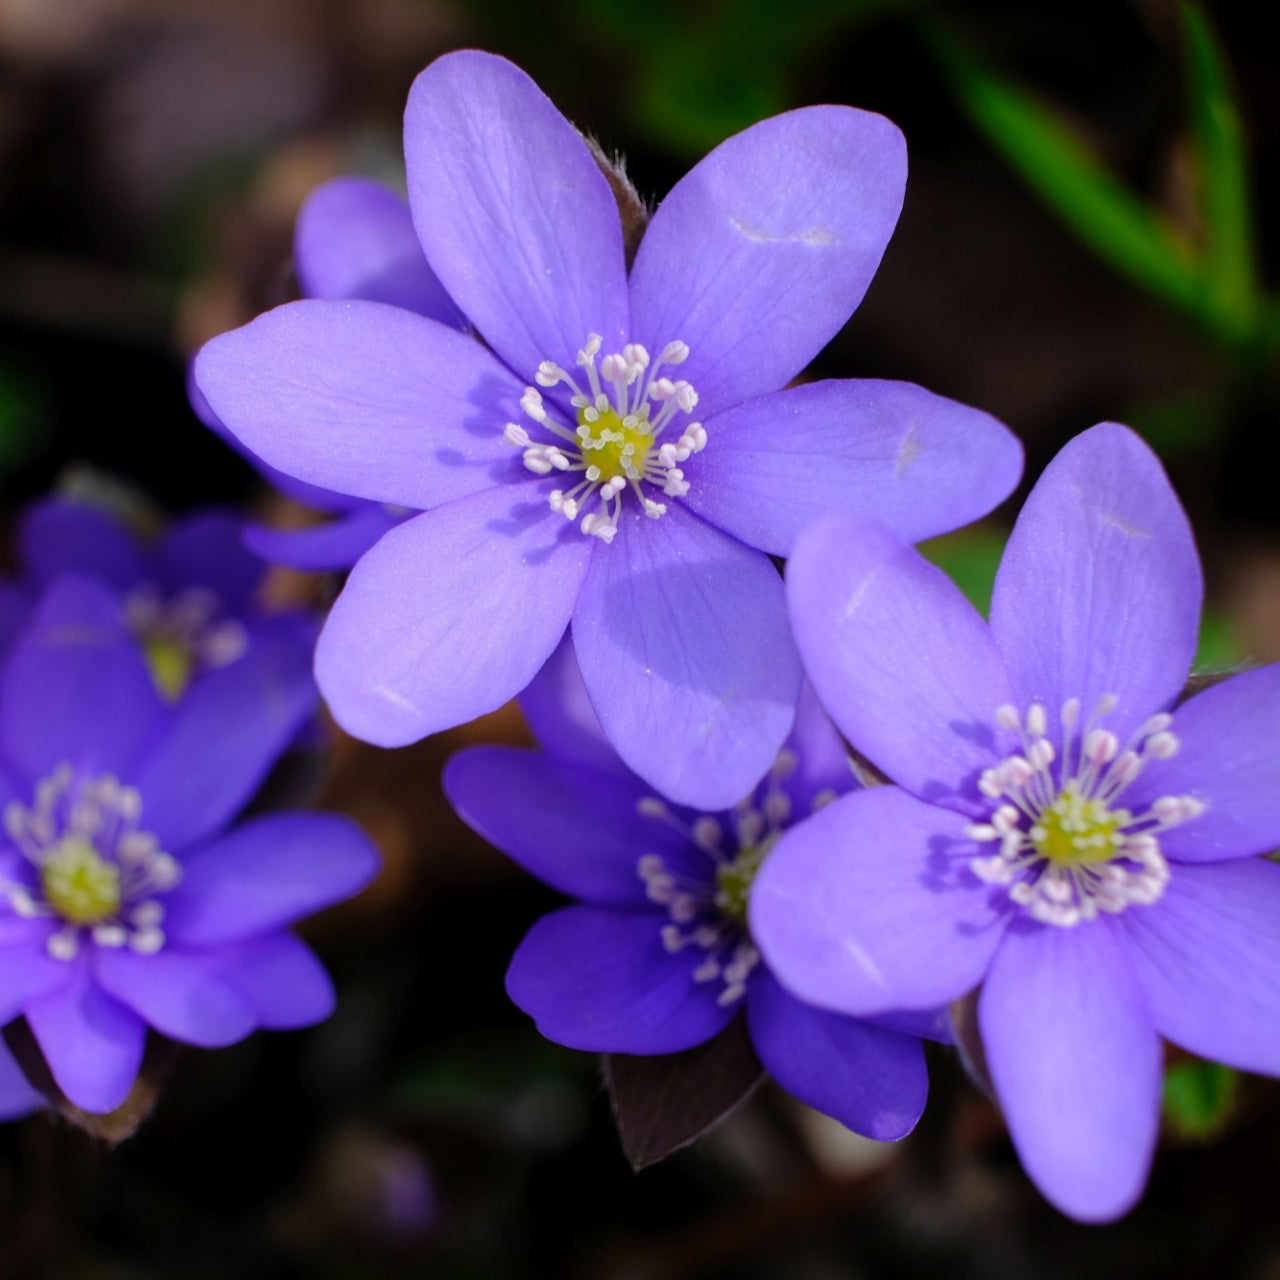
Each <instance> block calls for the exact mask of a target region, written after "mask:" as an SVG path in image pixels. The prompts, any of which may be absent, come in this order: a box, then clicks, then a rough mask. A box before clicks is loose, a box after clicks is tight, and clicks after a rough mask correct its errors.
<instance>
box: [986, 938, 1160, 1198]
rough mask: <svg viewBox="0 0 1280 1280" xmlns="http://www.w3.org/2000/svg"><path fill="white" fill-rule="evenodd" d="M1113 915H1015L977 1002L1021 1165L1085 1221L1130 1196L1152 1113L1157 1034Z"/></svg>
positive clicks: (1139, 1176) (1136, 1192) (1143, 1163)
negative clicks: (1048, 918)
mask: <svg viewBox="0 0 1280 1280" xmlns="http://www.w3.org/2000/svg"><path fill="white" fill-rule="evenodd" d="M1112 923H1113V922H1111V921H1107V920H1102V921H1096V922H1094V923H1092V924H1086V925H1081V926H1080V927H1079V928H1076V929H1066V928H1056V927H1053V926H1049V925H1037V924H1033V923H1032V922H1030V921H1026V920H1022V921H1019V922H1018V924H1017V925H1015V926H1014V927H1013V928H1011V929H1010V930H1008V932H1007V933H1006V934H1005V938H1004V941H1003V942H1002V944H1001V946H1000V949H999V950H998V951H997V952H996V954H995V957H994V959H993V960H992V963H991V972H990V973H989V974H988V975H987V981H986V983H985V985H984V986H983V988H982V994H981V996H980V997H979V1001H978V1022H979V1026H980V1027H981V1030H982V1043H983V1047H984V1048H985V1050H986V1055H987V1065H988V1067H989V1068H990V1071H991V1079H992V1082H993V1083H994V1085H995V1089H996V1096H997V1097H998V1098H999V1101H1000V1105H1001V1107H1002V1108H1003V1109H1004V1114H1005V1119H1006V1120H1007V1121H1008V1124H1009V1133H1010V1136H1011V1137H1012V1138H1013V1144H1014V1146H1015V1147H1016V1148H1017V1151H1018V1155H1019V1157H1020V1158H1021V1160H1022V1164H1023V1167H1024V1168H1025V1169H1026V1171H1027V1174H1028V1175H1029V1176H1030V1178H1031V1180H1032V1181H1033V1182H1034V1183H1035V1184H1036V1186H1037V1187H1039V1188H1040V1191H1041V1192H1042V1193H1043V1195H1044V1196H1045V1198H1046V1199H1047V1200H1049V1201H1050V1203H1052V1204H1053V1205H1055V1206H1056V1207H1057V1208H1058V1209H1061V1210H1062V1212H1063V1213H1065V1214H1068V1215H1069V1216H1070V1217H1072V1218H1077V1219H1079V1220H1080V1221H1083V1222H1108V1221H1110V1220H1111V1219H1113V1218H1118V1217H1119V1216H1120V1215H1121V1214H1123V1213H1125V1212H1126V1211H1127V1210H1128V1209H1130V1208H1131V1207H1132V1206H1133V1204H1134V1203H1135V1202H1136V1201H1137V1199H1138V1197H1139V1196H1140V1195H1141V1194H1142V1188H1143V1186H1144V1184H1145V1183H1146V1179H1147V1170H1148V1168H1149V1167H1150V1165H1151V1157H1152V1153H1153V1152H1154V1150H1155V1143H1156V1131H1157V1129H1158V1127H1159V1118H1160V1083H1161V1074H1160V1067H1161V1050H1160V1040H1159V1037H1158V1036H1157V1035H1156V1033H1155V1029H1154V1027H1153V1026H1152V1024H1151V1016H1150V1014H1149V1013H1148V1012H1147V1010H1146V1007H1145V1005H1144V1003H1143V999H1142V993H1141V991H1140V990H1139V987H1138V984H1137V981H1136V980H1135V977H1134V974H1133V970H1132V966H1131V965H1130V963H1129V960H1128V957H1127V956H1126V955H1125V949H1124V947H1123V946H1122V945H1121V944H1120V941H1119V939H1118V938H1117V936H1116V934H1115V933H1114V932H1113V930H1112V929H1111V928H1110V925H1111V924H1112Z"/></svg>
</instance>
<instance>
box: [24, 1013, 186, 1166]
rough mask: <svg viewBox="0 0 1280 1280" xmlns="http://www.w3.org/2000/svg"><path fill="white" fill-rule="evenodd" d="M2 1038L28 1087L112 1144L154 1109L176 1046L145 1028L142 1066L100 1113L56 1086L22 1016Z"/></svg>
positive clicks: (63, 1114)
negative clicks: (117, 1100) (125, 1092)
mask: <svg viewBox="0 0 1280 1280" xmlns="http://www.w3.org/2000/svg"><path fill="white" fill-rule="evenodd" d="M4 1039H5V1044H7V1045H8V1046H9V1051H10V1052H11V1053H12V1054H13V1056H14V1058H15V1059H16V1060H17V1063H18V1065H19V1066H20V1067H21V1068H22V1071H23V1074H24V1075H25V1076H26V1077H27V1079H28V1081H30V1083H31V1087H32V1088H33V1089H37V1090H39V1092H41V1093H42V1094H44V1096H45V1097H46V1098H47V1099H48V1100H49V1105H50V1106H51V1107H52V1108H53V1109H54V1110H55V1111H56V1112H57V1113H58V1114H59V1115H60V1116H61V1117H62V1118H63V1119H64V1120H66V1121H68V1122H69V1123H71V1124H73V1125H75V1126H76V1127H77V1128H79V1129H83V1130H84V1131H85V1133H87V1134H89V1135H90V1136H91V1137H94V1138H99V1139H101V1140H102V1141H103V1142H105V1143H106V1144H107V1145H108V1146H112V1147H114V1146H116V1145H118V1144H119V1143H121V1142H123V1141H124V1140H125V1139H126V1138H130V1137H132V1136H133V1134H134V1133H135V1132H136V1131H137V1128H138V1126H139V1125H140V1124H141V1123H142V1122H143V1121H144V1120H145V1119H146V1118H147V1117H148V1116H149V1115H150V1114H151V1112H152V1111H153V1110H154V1109H155V1105H156V1103H157V1102H159V1100H160V1095H161V1094H162V1093H163V1092H164V1086H165V1084H166V1083H167V1082H168V1079H169V1073H170V1072H171V1071H172V1070H173V1064H174V1062H175V1061H176V1059H177V1055H178V1046H177V1045H176V1044H174V1042H173V1041H172V1040H167V1039H165V1037H164V1036H160V1035H157V1034H156V1033H155V1032H154V1031H149V1032H148V1033H147V1048H146V1052H145V1053H144V1054H143V1057H142V1067H141V1068H140V1069H139V1071H138V1078H137V1079H136V1080H135V1081H134V1082H133V1088H132V1089H130V1090H129V1096H128V1097H127V1098H126V1099H125V1100H124V1101H123V1102H122V1103H121V1104H120V1105H119V1106H118V1107H117V1108H116V1109H115V1110H114V1111H108V1112H106V1113H105V1114H101V1115H100V1114H97V1113H95V1112H91V1111H83V1110H81V1108H79V1107H77V1106H76V1105H75V1103H74V1102H72V1101H71V1100H70V1099H69V1098H68V1097H67V1095H66V1094H65V1093H63V1092H62V1090H61V1089H59V1088H58V1085H57V1082H56V1081H55V1080H54V1078H53V1073H52V1072H51V1071H50V1070H49V1066H48V1063H46V1062H45V1060H44V1054H42V1053H41V1052H40V1046H39V1044H37V1043H36V1038H35V1036H34V1035H32V1033H31V1028H30V1027H28V1026H27V1021H26V1019H25V1018H18V1019H16V1020H15V1021H13V1022H11V1023H9V1024H8V1026H6V1027H5V1029H4Z"/></svg>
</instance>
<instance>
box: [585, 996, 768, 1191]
mask: <svg viewBox="0 0 1280 1280" xmlns="http://www.w3.org/2000/svg"><path fill="white" fill-rule="evenodd" d="M604 1079H605V1084H606V1085H607V1086H608V1089H609V1097H610V1099H611V1100H612V1102H613V1118H614V1120H615V1122H616V1123H617V1126H618V1137H619V1138H620V1139H621V1141H622V1149H623V1151H624V1152H625V1153H626V1157H627V1159H628V1160H629V1161H630V1162H631V1167H632V1168H633V1169H634V1170H635V1171H636V1172H637V1173H638V1172H639V1171H640V1170H641V1169H644V1168H646V1167H647V1166H648V1165H651V1164H657V1163H658V1161H659V1160H665V1159H666V1158H667V1156H669V1155H671V1154H672V1152H675V1151H679V1150H680V1148H681V1147H687V1146H688V1145H689V1143H691V1142H693V1141H694V1140H695V1139H697V1138H700V1137H701V1136H702V1135H703V1134H704V1133H706V1132H707V1131H708V1130H710V1129H713V1128H714V1127H715V1126H716V1125H718V1124H719V1123H720V1121H722V1120H724V1119H725V1118H726V1117H727V1116H728V1115H729V1113H730V1112H731V1111H733V1110H734V1109H735V1108H736V1107H738V1106H739V1105H740V1104H741V1103H743V1102H745V1101H746V1099H747V1098H748V1097H749V1096H750V1095H751V1093H752V1091H753V1090H754V1089H755V1087H756V1086H757V1085H758V1084H759V1083H760V1081H761V1080H763V1079H764V1068H763V1067H761V1065H760V1062H759V1059H758V1058H757V1057H756V1054H755V1050H754V1049H753V1048H752V1047H751V1038H750V1036H749V1035H748V1034H747V1028H746V1020H745V1019H744V1018H741V1017H739V1018H735V1019H734V1021H733V1022H731V1023H730V1024H729V1025H728V1026H727V1027H726V1028H725V1029H724V1030H723V1031H722V1032H721V1033H720V1034H719V1035H718V1036H715V1037H714V1038H713V1039H711V1040H708V1041H707V1042H706V1043H705V1044H700V1045H697V1046H696V1047H695V1048H693V1049H686V1050H685V1051H684V1052H683V1053H662V1054H653V1055H651V1056H644V1057H639V1056H635V1055H632V1054H625V1053H606V1054H605V1055H604Z"/></svg>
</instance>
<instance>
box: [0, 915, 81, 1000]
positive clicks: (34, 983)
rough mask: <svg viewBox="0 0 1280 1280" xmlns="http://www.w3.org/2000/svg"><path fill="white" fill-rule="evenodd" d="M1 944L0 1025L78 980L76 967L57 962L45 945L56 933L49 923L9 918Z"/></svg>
mask: <svg viewBox="0 0 1280 1280" xmlns="http://www.w3.org/2000/svg"><path fill="white" fill-rule="evenodd" d="M0 921H3V928H4V933H3V942H0V1023H5V1022H9V1021H11V1020H12V1019H14V1018H16V1017H17V1016H18V1014H20V1013H21V1012H22V1010H23V1008H24V1007H25V1006H26V1005H27V1004H29V1003H30V1002H31V1001H32V1000H38V999H40V998H41V997H43V996H47V995H52V994H53V993H54V992H56V991H60V990H61V989H62V988H63V987H65V986H67V985H68V983H70V982H71V981H72V979H73V978H74V977H75V970H74V967H73V966H71V965H69V964H68V963H67V962H66V961H65V960H55V959H54V958H53V957H52V956H51V955H49V953H48V951H46V950H45V944H46V942H47V941H48V938H49V935H50V934H51V933H52V932H53V931H54V930H53V925H52V924H50V923H49V922H48V921H47V920H17V919H14V918H13V917H12V916H9V915H8V914H6V915H4V916H3V917H0Z"/></svg>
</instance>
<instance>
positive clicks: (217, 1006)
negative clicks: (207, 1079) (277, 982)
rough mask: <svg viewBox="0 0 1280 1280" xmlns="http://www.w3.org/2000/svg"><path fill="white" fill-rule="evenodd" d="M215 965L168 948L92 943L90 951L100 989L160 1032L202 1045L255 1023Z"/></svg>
mask: <svg viewBox="0 0 1280 1280" xmlns="http://www.w3.org/2000/svg"><path fill="white" fill-rule="evenodd" d="M218 969H219V964H218V958H216V957H212V956H207V955H186V954H184V953H182V952H181V951H175V950H174V949H173V948H172V947H166V948H165V949H164V950H163V951H158V952H156V954H155V955H148V956H143V955H138V954H136V953H135V952H133V951H130V950H129V949H128V948H127V947H114V948H113V947H98V948H97V949H96V954H95V955H94V971H95V973H96V975H97V979H98V982H99V984H100V985H101V987H102V989H103V990H104V991H106V992H107V993H108V994H109V995H112V996H114V997H115V998H116V999H117V1000H119V1001H120V1003H121V1004H123V1005H127V1006H128V1007H129V1008H130V1009H132V1010H133V1011H134V1013H136V1014H137V1015H138V1016H139V1017H140V1018H142V1019H143V1020H144V1021H145V1022H146V1023H148V1025H150V1026H153V1027H155V1029H156V1030H157V1031H159V1032H161V1033H162V1034H164V1035H166V1036H170V1037H172V1038H173V1039H174V1040H181V1041H182V1042H183V1043H184V1044H196V1045H202V1046H203V1047H205V1048H207V1049H213V1048H218V1047H219V1046H221V1045H225V1044H234V1043H235V1042H236V1041H237V1040H243V1039H244V1037H245V1036H247V1035H248V1034H249V1032H251V1031H252V1030H253V1028H254V1026H255V1025H256V1023H255V1019H254V1016H253V1010H252V1009H251V1008H250V1007H249V1004H248V1002H247V1001H246V1000H245V999H244V998H243V997H242V996H241V995H240V994H239V992H237V991H236V990H235V988H234V987H233V986H231V985H230V984H229V983H227V982H224V981H223V980H222V978H221V976H220V974H219V972H218Z"/></svg>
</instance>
